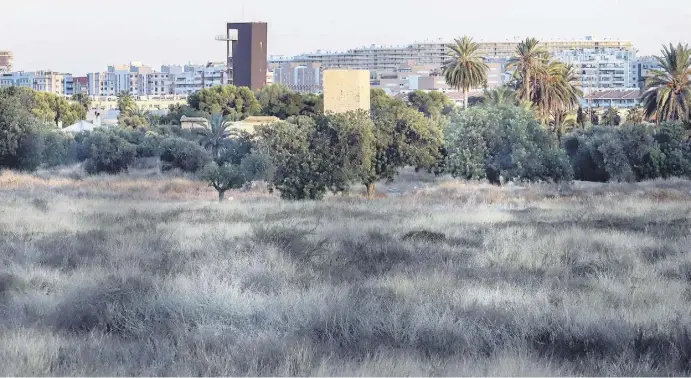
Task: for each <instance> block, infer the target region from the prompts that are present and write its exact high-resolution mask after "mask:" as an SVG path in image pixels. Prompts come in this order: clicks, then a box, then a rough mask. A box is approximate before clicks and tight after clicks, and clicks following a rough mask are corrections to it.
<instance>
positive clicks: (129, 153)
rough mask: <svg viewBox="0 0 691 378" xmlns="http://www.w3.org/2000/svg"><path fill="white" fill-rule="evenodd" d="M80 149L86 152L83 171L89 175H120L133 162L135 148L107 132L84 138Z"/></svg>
mask: <svg viewBox="0 0 691 378" xmlns="http://www.w3.org/2000/svg"><path fill="white" fill-rule="evenodd" d="M82 148H86V150H87V151H88V158H87V159H86V161H85V163H84V169H85V170H86V172H87V173H89V174H95V173H102V172H104V173H112V174H115V173H120V172H122V171H126V170H127V168H128V167H129V166H130V165H131V164H132V163H133V162H134V159H135V156H136V148H135V146H134V145H133V144H131V143H129V142H128V141H126V140H125V139H123V138H121V137H119V136H117V135H115V134H114V133H112V132H108V131H96V132H93V133H91V134H89V135H88V136H87V137H85V138H84V140H83V144H82Z"/></svg>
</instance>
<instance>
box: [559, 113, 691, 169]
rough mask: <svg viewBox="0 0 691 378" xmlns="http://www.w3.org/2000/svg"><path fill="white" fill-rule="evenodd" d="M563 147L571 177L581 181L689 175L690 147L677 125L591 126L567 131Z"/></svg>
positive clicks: (679, 126) (681, 129)
mask: <svg viewBox="0 0 691 378" xmlns="http://www.w3.org/2000/svg"><path fill="white" fill-rule="evenodd" d="M563 143H564V149H565V150H566V153H567V154H568V156H569V159H570V161H571V165H572V166H573V170H574V173H575V178H576V179H578V180H583V181H595V182H607V181H641V180H651V179H655V178H659V177H672V176H687V177H688V176H690V175H691V149H689V148H687V147H686V146H687V145H689V142H688V141H686V140H684V133H683V128H682V126H681V125H676V124H665V125H662V126H661V127H660V128H659V129H655V128H654V127H651V126H645V125H631V126H621V127H594V128H593V129H591V130H588V131H583V130H578V131H575V132H573V133H571V134H568V135H567V136H566V137H565V138H564V140H563Z"/></svg>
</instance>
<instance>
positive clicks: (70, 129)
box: [62, 121, 99, 133]
mask: <svg viewBox="0 0 691 378" xmlns="http://www.w3.org/2000/svg"><path fill="white" fill-rule="evenodd" d="M98 127H99V126H96V125H94V124H93V123H91V122H88V121H79V122H77V123H75V124H74V125H70V126H67V127H65V128H63V129H62V131H64V132H66V133H81V132H82V131H93V130H94V129H95V128H98Z"/></svg>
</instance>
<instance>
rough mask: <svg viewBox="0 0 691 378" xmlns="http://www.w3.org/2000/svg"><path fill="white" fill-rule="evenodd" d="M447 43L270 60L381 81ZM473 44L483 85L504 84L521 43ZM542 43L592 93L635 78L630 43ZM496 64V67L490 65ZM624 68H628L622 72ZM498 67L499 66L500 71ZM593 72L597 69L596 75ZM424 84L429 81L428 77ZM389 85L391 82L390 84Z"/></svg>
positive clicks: (444, 55)
mask: <svg viewBox="0 0 691 378" xmlns="http://www.w3.org/2000/svg"><path fill="white" fill-rule="evenodd" d="M451 42H452V41H442V40H439V41H433V42H421V43H413V44H410V45H406V46H375V45H372V46H370V47H363V48H358V49H353V50H348V51H345V52H330V51H317V52H316V53H311V54H303V55H299V56H295V57H292V58H288V57H284V56H272V57H270V65H271V66H273V67H276V66H278V65H281V64H285V63H294V64H297V65H305V66H306V65H307V64H310V63H311V64H319V65H320V66H321V69H322V70H326V69H331V68H337V69H365V70H369V71H370V73H371V75H372V80H380V79H381V78H380V77H379V76H378V75H379V74H380V73H390V72H396V71H397V70H398V69H399V67H400V66H401V65H402V64H406V63H407V62H411V61H412V62H415V64H417V65H422V66H437V67H441V66H443V64H444V63H445V62H446V60H447V59H448V52H449V51H450V50H449V49H448V44H449V43H451ZM478 43H479V45H480V55H482V56H483V57H485V59H486V60H487V61H488V62H490V63H491V68H490V69H491V70H493V69H496V70H497V71H490V76H491V75H494V74H496V80H494V79H491V78H488V87H494V86H496V85H495V83H494V82H493V81H496V82H497V83H503V82H504V81H505V80H504V76H505V72H504V71H505V62H506V60H507V59H508V58H510V57H511V56H513V55H514V54H515V51H516V48H517V46H518V44H519V43H520V41H519V40H516V41H504V42H478ZM541 44H542V45H543V46H544V47H545V48H546V49H547V50H548V51H549V52H550V54H551V55H552V56H553V57H555V58H557V59H564V60H567V61H569V62H572V63H573V64H579V65H581V66H584V67H582V68H584V69H583V70H581V72H583V71H586V73H585V74H582V75H583V76H584V77H583V79H584V80H587V79H592V81H591V82H590V84H591V85H592V90H606V89H612V88H630V87H631V83H632V81H633V80H634V79H633V76H634V74H633V69H632V68H631V65H632V63H633V62H634V61H635V56H636V55H635V54H636V53H635V49H634V48H633V45H632V44H631V42H628V41H620V40H606V39H594V38H592V37H585V38H584V39H582V40H571V41H544V42H541ZM495 63H496V64H497V65H498V66H496V65H495V66H492V65H493V64H495ZM590 65H597V67H590ZM600 65H602V67H601V66H600ZM623 65H628V66H627V67H625V68H623V69H622V66H623ZM500 66H501V68H499V67H500ZM593 69H596V70H597V74H596V73H595V72H594V71H593ZM500 70H501V71H500ZM620 71H624V72H623V73H622V72H620ZM425 80H427V81H430V80H432V79H425ZM425 80H423V81H425ZM388 84H394V83H392V82H389V83H388ZM399 84H401V83H399ZM498 85H501V84H498ZM404 86H405V85H404Z"/></svg>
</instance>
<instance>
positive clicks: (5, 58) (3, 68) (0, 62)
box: [0, 51, 14, 72]
mask: <svg viewBox="0 0 691 378" xmlns="http://www.w3.org/2000/svg"><path fill="white" fill-rule="evenodd" d="M13 63H14V54H13V53H12V51H0V72H12V64H13Z"/></svg>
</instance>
